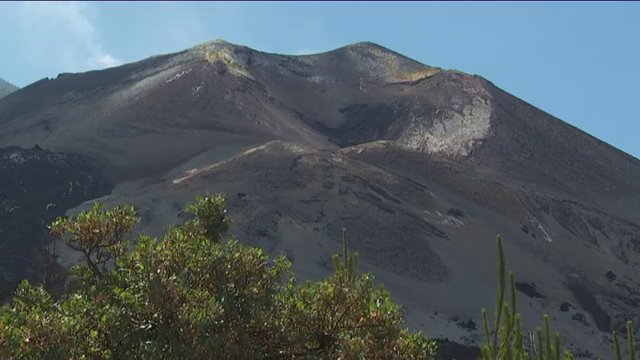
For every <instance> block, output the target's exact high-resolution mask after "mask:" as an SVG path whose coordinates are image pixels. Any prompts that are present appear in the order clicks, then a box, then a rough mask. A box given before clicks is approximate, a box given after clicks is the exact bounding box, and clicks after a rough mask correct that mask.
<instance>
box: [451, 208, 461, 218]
mask: <svg viewBox="0 0 640 360" xmlns="http://www.w3.org/2000/svg"><path fill="white" fill-rule="evenodd" d="M447 214H449V215H452V216H455V217H457V218H461V217H464V214H463V213H462V211H461V210H460V209H456V208H450V209H449V210H447Z"/></svg>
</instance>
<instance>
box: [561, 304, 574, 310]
mask: <svg viewBox="0 0 640 360" xmlns="http://www.w3.org/2000/svg"><path fill="white" fill-rule="evenodd" d="M571 308H572V306H571V304H569V303H568V302H563V303H562V304H560V311H562V312H567V311H569V310H570V309H571Z"/></svg>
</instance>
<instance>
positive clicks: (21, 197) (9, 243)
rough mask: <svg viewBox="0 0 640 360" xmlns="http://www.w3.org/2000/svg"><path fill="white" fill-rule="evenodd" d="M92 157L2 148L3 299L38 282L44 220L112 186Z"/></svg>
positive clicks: (0, 259)
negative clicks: (25, 281) (20, 284)
mask: <svg viewBox="0 0 640 360" xmlns="http://www.w3.org/2000/svg"><path fill="white" fill-rule="evenodd" d="M99 169H100V168H99V166H98V165H97V164H95V163H94V162H92V161H91V160H90V159H88V158H86V157H83V156H80V155H75V154H65V153H57V152H51V151H47V150H43V149H42V148H40V147H33V148H31V149H22V148H18V147H7V148H0V194H2V195H0V249H2V251H1V252H0V264H1V266H2V272H0V300H2V299H4V298H6V297H7V296H8V295H9V294H10V293H11V291H12V290H13V288H14V287H15V286H16V285H17V284H18V282H19V281H20V280H22V279H28V280H30V281H32V282H36V283H38V282H39V280H40V276H41V274H42V271H44V264H45V263H46V261H47V260H46V259H45V257H46V254H45V252H44V251H43V246H44V245H45V239H46V236H47V230H46V226H45V225H46V224H48V223H49V222H51V221H52V220H53V219H54V218H56V217H57V216H61V215H64V213H65V212H66V211H67V210H68V209H71V208H73V207H75V206H77V205H80V204H81V203H83V202H84V201H86V200H89V199H94V198H96V197H99V196H102V195H105V194H107V193H109V191H110V190H111V187H112V184H111V183H110V182H109V181H108V180H107V179H106V178H105V177H104V176H102V175H101V172H100V171H99Z"/></svg>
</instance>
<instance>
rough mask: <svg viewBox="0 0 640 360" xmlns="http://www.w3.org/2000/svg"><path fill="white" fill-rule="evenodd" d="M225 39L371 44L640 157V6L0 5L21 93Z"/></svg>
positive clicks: (315, 48)
mask: <svg viewBox="0 0 640 360" xmlns="http://www.w3.org/2000/svg"><path fill="white" fill-rule="evenodd" d="M213 39H224V40H227V41H230V42H233V43H238V44H243V45H247V46H250V47H252V48H255V49H258V50H262V51H269V52H278V53H288V54H302V53H312V52H321V51H326V50H330V49H333V48H336V47H339V46H342V45H345V44H348V43H353V42H357V41H373V42H376V43H378V44H381V45H384V46H386V47H388V48H391V49H393V50H395V51H398V52H400V53H403V54H405V55H407V56H409V57H412V58H414V59H416V60H419V61H421V62H423V63H425V64H429V65H434V66H439V67H444V68H449V69H458V70H462V71H465V72H468V73H472V74H478V75H481V76H483V77H485V78H487V79H489V80H491V81H492V82H493V83H494V84H496V85H498V86H500V87H501V88H503V89H505V90H506V91H508V92H510V93H512V94H514V95H516V96H518V97H520V98H522V99H524V100H525V101H527V102H529V103H532V104H533V105H535V106H537V107H540V108H541V109H543V110H545V111H547V112H549V113H551V114H553V115H555V116H557V117H559V118H561V119H563V120H565V121H567V122H569V123H571V124H573V125H575V126H577V127H578V128H580V129H582V130H585V131H587V132H588V133H590V134H592V135H594V136H596V137H598V138H601V139H602V140H604V141H607V142H609V143H610V144H612V145H614V146H616V147H618V148H620V149H622V150H624V151H626V152H628V153H630V154H632V155H634V156H636V157H640V141H639V136H638V135H639V133H640V116H639V115H638V105H640V3H622V2H620V3H604V2H603V3H413V2H412V3H397V2H394V3H335V2H334V3H202V2H159V3H150V2H137V3H136V2H105V3H73V2H71V3H7V2H2V3H0V51H1V53H0V77H2V78H4V79H6V80H8V81H10V82H13V83H15V84H17V85H19V86H24V85H27V84H29V83H31V82H33V81H36V80H38V79H41V78H43V77H55V76H56V75H57V74H58V73H61V72H78V71H85V70H89V69H97V68H104V67H107V66H113V65H117V64H120V63H126V62H130V61H135V60H139V59H142V58H145V57H148V56H150V55H153V54H159V53H168V52H174V51H178V50H182V49H184V48H187V47H191V46H193V45H195V44H198V43H201V42H204V41H208V40H213Z"/></svg>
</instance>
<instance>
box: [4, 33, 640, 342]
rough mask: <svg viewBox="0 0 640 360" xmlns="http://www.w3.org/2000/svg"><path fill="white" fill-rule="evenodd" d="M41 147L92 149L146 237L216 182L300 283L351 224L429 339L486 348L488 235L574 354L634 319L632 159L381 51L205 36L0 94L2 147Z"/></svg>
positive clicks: (523, 107)
mask: <svg viewBox="0 0 640 360" xmlns="http://www.w3.org/2000/svg"><path fill="white" fill-rule="evenodd" d="M274 141H275V142H274ZM36 143H37V144H39V145H40V146H42V147H44V148H47V149H51V150H55V151H68V152H72V153H77V154H81V155H84V156H89V157H93V158H95V159H98V160H100V161H102V163H103V164H105V165H104V168H103V170H102V174H104V175H105V176H108V177H109V178H110V179H111V180H112V181H114V182H116V183H117V186H116V187H115V189H114V190H113V191H112V193H111V195H110V196H108V197H106V198H102V200H104V201H107V202H109V203H120V202H133V203H134V204H136V205H137V206H139V208H140V209H141V210H142V211H145V212H144V213H143V216H142V219H143V226H142V229H143V230H150V231H153V232H159V231H161V229H162V228H163V227H165V226H167V225H169V224H170V223H172V222H174V221H176V220H178V219H179V217H180V216H181V215H180V214H181V207H182V205H184V203H185V202H187V201H189V200H190V199H192V198H193V197H194V196H195V195H196V194H198V193H202V192H205V191H224V192H227V193H228V194H229V204H230V207H231V213H232V216H233V217H234V218H235V220H236V227H235V231H236V233H237V234H238V236H239V238H241V239H242V240H244V241H247V242H252V243H256V244H260V245H261V246H265V247H266V248H267V249H269V250H270V251H274V252H275V251H285V252H287V253H288V254H290V255H291V257H292V259H293V260H294V266H295V269H296V270H297V271H299V272H300V273H301V274H302V275H303V276H305V277H311V278H313V277H318V276H321V275H323V274H326V273H327V271H329V270H328V268H327V264H328V263H327V259H328V254H330V253H331V252H332V251H334V250H335V249H336V246H337V241H338V240H337V238H338V236H337V234H338V232H339V230H340V229H341V228H342V227H343V226H344V227H347V228H348V229H349V233H350V236H351V238H352V243H353V244H354V247H355V248H356V250H358V251H359V252H360V253H361V254H362V255H363V263H364V264H363V267H364V269H365V270H371V271H374V272H375V273H376V275H377V276H378V277H379V278H380V279H381V280H382V281H383V282H384V283H385V285H386V286H387V287H388V288H389V289H390V290H391V291H392V294H393V295H394V296H395V297H396V299H397V300H398V301H400V302H401V303H403V304H405V305H406V306H407V309H408V310H407V311H408V313H407V316H408V320H409V322H410V323H411V324H412V325H413V326H416V327H422V328H424V330H425V331H426V332H427V333H428V334H430V335H434V336H439V335H440V336H448V337H449V338H451V339H455V340H457V341H463V342H470V343H473V342H474V341H477V340H478V336H479V331H478V329H475V330H474V329H473V326H472V325H473V322H475V323H476V324H479V323H480V322H479V320H480V319H479V317H478V315H479V311H478V310H479V308H480V307H482V306H486V307H491V306H492V301H493V300H492V299H493V281H494V273H495V272H494V266H495V255H494V252H495V246H494V239H495V235H496V234H497V233H500V234H503V235H504V236H505V238H506V240H507V250H508V253H509V259H510V264H511V267H512V268H514V269H515V270H516V271H517V274H518V277H519V279H521V280H522V281H523V283H522V284H520V289H521V290H522V291H523V294H525V293H526V294H528V296H531V298H530V299H528V298H527V300H528V301H521V304H522V306H523V309H522V310H523V312H524V316H525V320H526V323H527V324H528V325H529V326H533V325H535V322H536V320H537V319H538V318H539V316H540V315H541V314H542V313H545V312H547V313H550V314H551V315H552V316H554V317H555V319H556V323H557V324H558V326H559V328H560V330H561V331H562V332H563V335H564V336H565V338H566V339H568V341H570V342H571V343H572V344H573V345H572V346H573V347H575V348H581V349H590V350H591V351H592V352H595V353H599V354H605V353H606V352H607V351H608V348H609V345H608V344H607V341H608V340H607V337H606V336H607V335H605V334H607V333H608V332H609V331H610V330H611V329H619V328H620V326H621V324H623V320H624V319H625V318H629V317H637V316H638V315H637V314H638V311H640V292H639V291H640V277H639V275H638V273H639V272H638V270H639V268H640V215H639V214H640V161H638V159H635V158H633V157H632V156H629V155H628V154H625V153H623V152H621V151H619V150H617V149H615V148H613V147H612V146H610V145H608V144H605V143H603V142H601V141H599V140H598V139H595V138H594V137H592V136H590V135H588V134H586V133H584V132H582V131H580V130H578V129H576V128H575V127H572V126H570V125H568V124H566V123H564V122H562V121H560V120H559V119H556V118H554V117H552V116H550V115H549V114H546V113H544V112H543V111H541V110H539V109H536V108H534V107H533V106H531V105H528V104H526V103H525V102H523V101H521V100H519V99H517V98H515V97H513V96H511V95H509V94H507V93H506V92H504V91H502V90H500V89H498V88H496V87H495V86H494V85H493V84H491V83H490V82H489V81H487V80H485V79H482V78H481V77H478V76H472V75H468V74H465V73H462V72H459V71H450V70H443V69H439V68H435V67H430V66H426V65H423V64H420V63H418V62H416V61H414V60H411V59H408V58H406V57H404V56H402V55H400V54H397V53H395V52H393V51H391V50H388V49H385V48H383V47H381V46H378V45H375V44H371V43H358V44H354V45H349V46H346V47H343V48H339V49H336V50H333V51H330V52H327V53H322V54H316V55H306V56H285V55H278V54H268V53H263V52H259V51H255V50H252V49H249V48H247V47H242V46H237V45H233V44H229V43H226V42H223V41H215V42H211V43H206V44H202V45H198V46H195V47H193V48H191V49H188V50H185V51H183V52H180V53H176V54H169V55H162V56H156V57H152V58H149V59H146V60H143V61H140V62H137V63H133V64H128V65H123V66H121V67H116V68H112V69H107V70H102V71H94V72H88V73H82V74H61V75H60V76H58V78H56V79H52V80H42V81H40V82H38V83H35V84H32V85H30V86H28V87H26V88H24V89H21V90H19V91H17V92H15V93H14V94H12V95H11V96H9V97H7V98H4V99H2V100H0V146H22V147H30V146H33V145H34V144H36ZM147 210H148V211H147ZM68 257H71V258H72V256H70V255H68ZM523 296H527V295H523ZM561 305H562V306H561ZM561 309H562V310H561ZM565 310H566V311H565ZM434 312H435V313H434ZM436 313H437V314H436ZM469 319H471V320H472V322H469V321H468V320H469ZM636 323H637V324H638V325H639V326H640V319H638V321H636Z"/></svg>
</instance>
